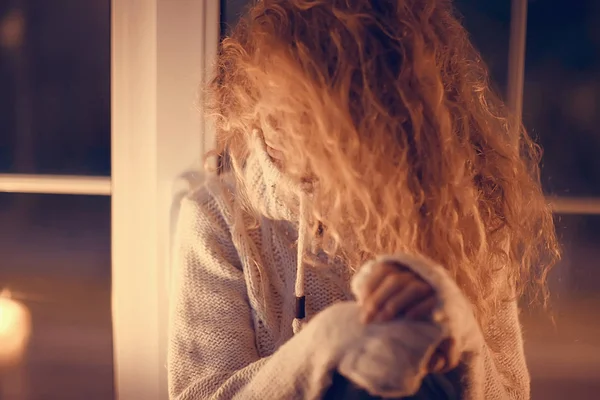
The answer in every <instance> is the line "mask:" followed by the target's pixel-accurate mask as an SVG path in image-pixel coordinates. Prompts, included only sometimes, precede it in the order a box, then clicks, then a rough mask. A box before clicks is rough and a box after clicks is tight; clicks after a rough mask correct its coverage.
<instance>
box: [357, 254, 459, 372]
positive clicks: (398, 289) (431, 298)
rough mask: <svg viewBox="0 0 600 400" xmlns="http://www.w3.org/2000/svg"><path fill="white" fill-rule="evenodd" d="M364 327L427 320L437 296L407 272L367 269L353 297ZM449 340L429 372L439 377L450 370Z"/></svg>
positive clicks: (391, 266)
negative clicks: (359, 310) (401, 319)
mask: <svg viewBox="0 0 600 400" xmlns="http://www.w3.org/2000/svg"><path fill="white" fill-rule="evenodd" d="M356 295H357V300H358V303H359V304H360V307H361V312H362V320H363V322H364V323H366V324H368V323H372V322H373V323H379V322H385V321H390V320H392V319H394V318H397V317H400V316H403V317H404V318H407V319H412V320H428V319H431V318H432V317H433V312H434V311H435V309H436V306H437V304H438V297H437V293H436V292H435V290H434V289H433V287H431V285H430V284H429V283H427V282H425V281H424V280H423V279H421V278H420V277H419V276H418V275H416V274H415V273H413V272H412V271H411V270H410V269H408V268H406V267H404V266H403V265H400V264H395V263H389V262H388V263H376V264H374V265H372V266H370V267H369V271H368V272H367V274H366V275H365V276H364V278H363V281H362V282H361V285H360V290H359V293H356ZM453 344H454V343H453V341H452V340H451V339H448V340H445V341H444V342H442V343H441V344H440V346H439V347H438V348H437V349H436V352H435V353H434V355H433V356H432V358H431V360H430V362H429V370H430V372H432V373H439V372H444V371H448V370H451V369H453V368H454V367H456V365H450V364H449V361H448V360H449V357H448V354H450V351H451V349H452V346H453Z"/></svg>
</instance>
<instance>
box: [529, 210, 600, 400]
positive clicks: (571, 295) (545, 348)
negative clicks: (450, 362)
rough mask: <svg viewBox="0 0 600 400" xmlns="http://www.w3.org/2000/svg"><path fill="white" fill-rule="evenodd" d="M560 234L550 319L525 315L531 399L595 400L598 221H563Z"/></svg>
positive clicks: (599, 344)
mask: <svg viewBox="0 0 600 400" xmlns="http://www.w3.org/2000/svg"><path fill="white" fill-rule="evenodd" d="M557 228H558V232H559V234H560V237H561V241H562V245H563V251H564V256H563V260H562V262H561V263H560V265H558V266H557V267H556V268H555V269H554V270H553V272H552V274H551V281H550V283H551V289H552V303H551V305H552V310H551V313H550V314H549V315H548V314H546V315H544V314H543V313H541V312H540V311H539V310H538V311H537V312H529V313H524V315H523V322H524V329H525V344H526V350H527V355H528V362H529V366H530V369H531V374H532V378H533V399H534V400H535V399H549V400H554V399H556V400H562V399H595V398H597V394H598V393H600V318H598V310H599V309H600V269H598V262H597V260H599V259H600V247H598V243H600V215H598V216H559V217H557ZM551 317H553V318H554V324H553V322H552V320H551Z"/></svg>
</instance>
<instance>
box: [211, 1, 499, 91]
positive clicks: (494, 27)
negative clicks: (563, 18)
mask: <svg viewBox="0 0 600 400" xmlns="http://www.w3.org/2000/svg"><path fill="white" fill-rule="evenodd" d="M222 3H224V4H223V7H222V10H221V13H222V15H221V21H222V23H224V24H225V26H226V27H227V28H231V26H233V25H235V24H236V23H237V21H238V19H239V16H240V15H241V13H242V12H243V11H244V9H245V7H247V6H248V4H250V3H251V1H250V0H222ZM455 6H456V8H457V10H458V11H459V13H460V14H461V15H462V16H463V17H464V19H463V23H464V25H465V27H466V28H467V30H468V31H469V33H470V34H471V39H472V40H473V43H474V44H475V46H476V47H477V48H478V49H479V51H480V52H481V53H482V56H483V58H484V60H485V61H486V63H487V64H488V66H489V67H490V69H491V72H492V78H493V81H494V83H495V85H497V88H498V90H499V91H501V93H505V90H506V72H507V66H508V39H509V31H510V1H506V0H496V1H481V0H456V1H455ZM223 32H224V33H226V32H228V30H227V29H224V30H223Z"/></svg>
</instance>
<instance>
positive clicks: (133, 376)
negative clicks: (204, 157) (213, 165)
mask: <svg viewBox="0 0 600 400" xmlns="http://www.w3.org/2000/svg"><path fill="white" fill-rule="evenodd" d="M9 3H10V4H9ZM38 3H39V4H38ZM45 3H46V2H34V1H28V0H15V1H12V2H0V39H1V40H0V46H2V47H1V48H0V56H1V57H2V58H1V59H0V85H1V87H2V88H3V90H2V91H0V104H2V106H3V109H14V110H15V112H14V113H2V114H0V124H1V130H0V191H1V192H7V194H3V195H1V196H0V213H1V215H0V218H2V222H3V223H2V225H1V227H0V236H2V237H3V238H8V239H10V241H8V240H7V241H5V242H3V243H2V244H0V246H1V247H2V248H1V250H6V252H5V253H3V258H2V260H1V261H0V262H1V263H2V264H1V266H2V268H0V287H2V288H4V287H8V289H10V293H9V291H3V292H2V295H3V298H7V297H8V296H9V295H10V296H11V297H12V298H13V299H16V300H20V301H21V302H22V303H25V305H26V306H27V307H28V310H29V312H30V313H31V315H32V318H33V335H32V337H31V340H30V342H29V348H28V351H27V357H30V358H26V362H20V363H18V364H17V365H13V366H11V367H10V369H8V370H6V369H4V368H0V371H1V372H0V397H1V398H10V399H45V398H65V399H67V398H73V399H80V398H89V399H102V400H105V399H109V398H114V395H115V393H117V394H118V397H119V398H123V399H138V398H143V399H150V400H151V399H165V398H166V397H167V395H166V392H167V388H166V373H165V368H164V365H165V348H166V338H165V336H166V335H165V333H166V332H165V331H166V325H167V324H166V319H165V317H166V310H167V308H168V304H167V300H168V298H167V286H168V269H167V266H168V259H169V254H168V253H169V246H168V243H169V241H170V239H169V236H170V224H171V222H172V220H173V219H174V218H172V216H174V215H176V213H177V210H176V205H177V204H178V201H177V200H178V197H179V196H180V194H181V193H182V191H185V190H187V188H188V186H189V185H192V184H193V183H194V182H195V181H196V180H197V179H200V177H199V176H198V171H200V165H201V157H200V155H201V154H203V153H204V151H205V149H207V148H209V147H212V144H211V143H212V141H213V139H212V137H213V136H212V135H211V131H210V129H208V128H206V129H205V127H204V124H203V122H202V118H201V117H200V116H199V114H198V111H197V109H196V106H195V104H194V103H197V102H198V101H197V100H198V99H197V97H198V91H197V90H196V88H197V87H198V85H199V83H201V82H202V81H203V80H204V79H205V78H206V71H208V68H207V66H209V65H211V57H212V56H213V55H214V54H216V48H217V45H218V34H219V8H218V5H219V4H218V2H212V1H200V0H199V1H188V2H179V1H177V2H172V1H158V0H145V1H142V2H131V1H126V0H112V2H110V0H90V1H86V2H83V3H85V4H83V3H82V2H81V1H79V0H57V1H53V2H51V3H52V4H45ZM111 14H112V17H111ZM34 23H35V27H32V28H31V29H30V30H24V28H25V27H28V26H29V25H33V24H34ZM35 32H37V33H35ZM25 33H26V35H25ZM34 33H35V34H34ZM94 38H95V39H94ZM94 40H96V41H94ZM111 42H112V43H111ZM24 47H27V52H26V55H27V57H25V56H24V55H23V54H22V53H25V51H24V50H23V48H24ZM25 67H28V68H25ZM45 67H47V68H45ZM19 74H21V75H19ZM5 88H8V90H5ZM111 89H112V90H111ZM11 96H12V97H11ZM200 100H201V99H200ZM200 103H201V101H200ZM111 109H112V113H110V110H111ZM111 114H112V115H111ZM111 120H112V121H111ZM94 134H97V135H99V136H100V135H101V136H102V137H100V138H97V137H95V136H94ZM109 149H110V151H109ZM65 174H66V175H65ZM109 175H110V176H109ZM108 196H110V198H109V197H108ZM15 207H17V208H18V209H19V210H21V209H22V211H19V212H20V213H19V214H16V213H15V209H16V208H15ZM7 216H8V217H13V218H15V221H14V222H13V223H10V222H8V223H7V219H6V218H8V217H7ZM17 216H18V217H17ZM27 221H28V222H29V224H28V225H27V223H26V222H27ZM18 228H19V229H20V230H18ZM13 245H14V246H13ZM16 245H19V247H17V246H16ZM78 246H80V247H78ZM4 255H6V257H4ZM111 264H112V268H111ZM7 266H8V268H7ZM28 274H29V275H28ZM29 276H39V277H40V279H37V280H33V279H28V277H29ZM49 277H51V278H52V280H51V279H50V278H49ZM48 293H49V294H51V296H50V298H48V296H46V295H47V294H48ZM109 293H111V294H109ZM4 303H6V301H3V302H2V303H1V304H0V306H3V304H4ZM111 303H112V307H111ZM11 304H12V303H11ZM5 309H8V308H5ZM11 310H12V308H11ZM111 311H112V313H111ZM111 314H112V315H111ZM111 325H112V327H111ZM111 328H112V329H111ZM111 330H112V332H111ZM3 345H4V342H3ZM82 350H85V351H82ZM111 350H112V351H111ZM113 353H114V354H113ZM1 355H2V353H1V352H0V356H1ZM84 356H85V357H91V360H88V359H86V358H83V357H84ZM113 359H114V363H113ZM0 362H1V361H0ZM113 365H114V366H113ZM113 369H114V371H113ZM113 375H114V378H113ZM89 378H93V381H92V380H90V379H89ZM113 383H114V384H113Z"/></svg>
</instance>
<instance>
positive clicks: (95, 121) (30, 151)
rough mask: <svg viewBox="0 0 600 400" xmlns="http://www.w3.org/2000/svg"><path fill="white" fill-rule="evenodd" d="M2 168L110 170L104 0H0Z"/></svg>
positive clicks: (67, 171)
mask: <svg viewBox="0 0 600 400" xmlns="http://www.w3.org/2000/svg"><path fill="white" fill-rule="evenodd" d="M0 88H2V89H1V90H0V109H1V110H2V112H1V113H0V173H3V172H18V173H54V174H78V175H80V174H94V175H96V174H97V175H109V174H110V0H86V1H81V0H52V1H33V0H15V1H8V0H0Z"/></svg>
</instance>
